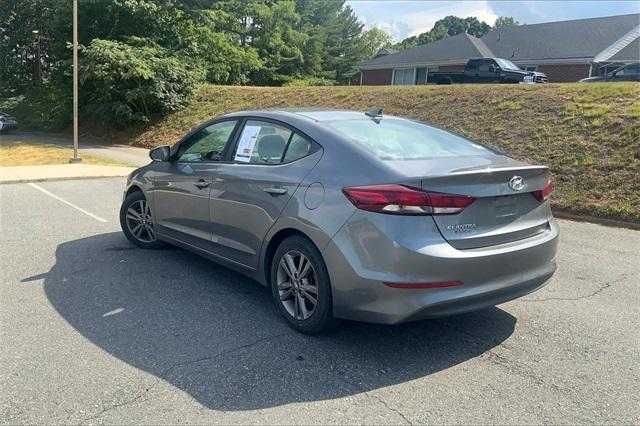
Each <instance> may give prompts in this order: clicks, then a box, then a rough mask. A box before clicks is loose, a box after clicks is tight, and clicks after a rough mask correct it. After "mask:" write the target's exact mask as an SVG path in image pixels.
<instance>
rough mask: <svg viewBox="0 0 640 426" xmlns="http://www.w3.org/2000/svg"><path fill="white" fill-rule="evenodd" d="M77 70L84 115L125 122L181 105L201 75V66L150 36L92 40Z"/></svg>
mask: <svg viewBox="0 0 640 426" xmlns="http://www.w3.org/2000/svg"><path fill="white" fill-rule="evenodd" d="M82 53H83V61H82V65H81V67H80V69H79V75H80V82H81V83H82V87H83V90H82V91H81V97H82V101H83V105H84V107H85V111H84V112H85V114H91V115H94V116H100V117H102V118H104V119H105V120H106V121H113V122H116V123H118V124H120V125H126V124H128V123H130V122H133V121H148V120H149V118H150V117H151V115H152V114H154V113H166V112H169V111H174V110H176V109H178V108H180V107H181V106H182V105H184V103H185V102H186V101H187V100H188V99H189V97H190V96H191V94H192V93H193V89H194V87H195V83H196V82H198V81H200V80H201V79H202V76H201V75H198V74H199V72H200V71H199V70H198V69H197V68H196V69H193V68H190V67H188V65H187V63H185V62H183V61H180V60H179V59H178V58H176V57H174V56H171V55H170V54H169V52H168V51H167V50H166V49H164V48H162V47H160V46H158V45H154V44H153V43H152V42H150V41H149V40H148V39H143V38H135V39H129V43H122V42H119V41H114V40H101V39H94V40H93V41H92V42H91V44H89V46H87V47H85V48H83V49H82Z"/></svg>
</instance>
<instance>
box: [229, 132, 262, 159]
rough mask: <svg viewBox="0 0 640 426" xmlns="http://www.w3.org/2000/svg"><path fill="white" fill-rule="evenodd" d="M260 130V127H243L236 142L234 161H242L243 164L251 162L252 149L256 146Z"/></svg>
mask: <svg viewBox="0 0 640 426" xmlns="http://www.w3.org/2000/svg"><path fill="white" fill-rule="evenodd" d="M260 129H261V127H260V126H245V128H244V130H243V131H242V135H240V140H239V141H238V149H237V150H236V156H235V160H236V161H242V162H244V163H248V162H250V161H251V154H253V148H254V147H255V146H256V141H257V140H258V133H260Z"/></svg>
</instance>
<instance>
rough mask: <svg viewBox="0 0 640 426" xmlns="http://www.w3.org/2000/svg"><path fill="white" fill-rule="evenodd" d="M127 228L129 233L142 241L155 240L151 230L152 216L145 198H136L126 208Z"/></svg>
mask: <svg viewBox="0 0 640 426" xmlns="http://www.w3.org/2000/svg"><path fill="white" fill-rule="evenodd" d="M126 220H127V228H128V229H129V232H131V235H133V236H134V237H135V238H136V239H137V240H138V241H141V242H143V243H152V242H154V241H156V234H155V231H154V230H153V217H152V216H151V209H150V208H149V203H147V200H138V201H135V202H134V203H132V204H131V205H130V206H129V208H128V209H127V215H126Z"/></svg>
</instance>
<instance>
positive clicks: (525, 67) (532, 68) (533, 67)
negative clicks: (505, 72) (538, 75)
mask: <svg viewBox="0 0 640 426" xmlns="http://www.w3.org/2000/svg"><path fill="white" fill-rule="evenodd" d="M521 68H522V69H523V70H525V71H538V66H537V65H523V66H522V67H521Z"/></svg>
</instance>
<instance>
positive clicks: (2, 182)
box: [0, 175, 127, 185]
mask: <svg viewBox="0 0 640 426" xmlns="http://www.w3.org/2000/svg"><path fill="white" fill-rule="evenodd" d="M126 177H127V175H122V176H73V177H56V178H38V179H18V180H0V185H11V184H13V183H34V182H56V181H62V180H84V179H109V178H126Z"/></svg>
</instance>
